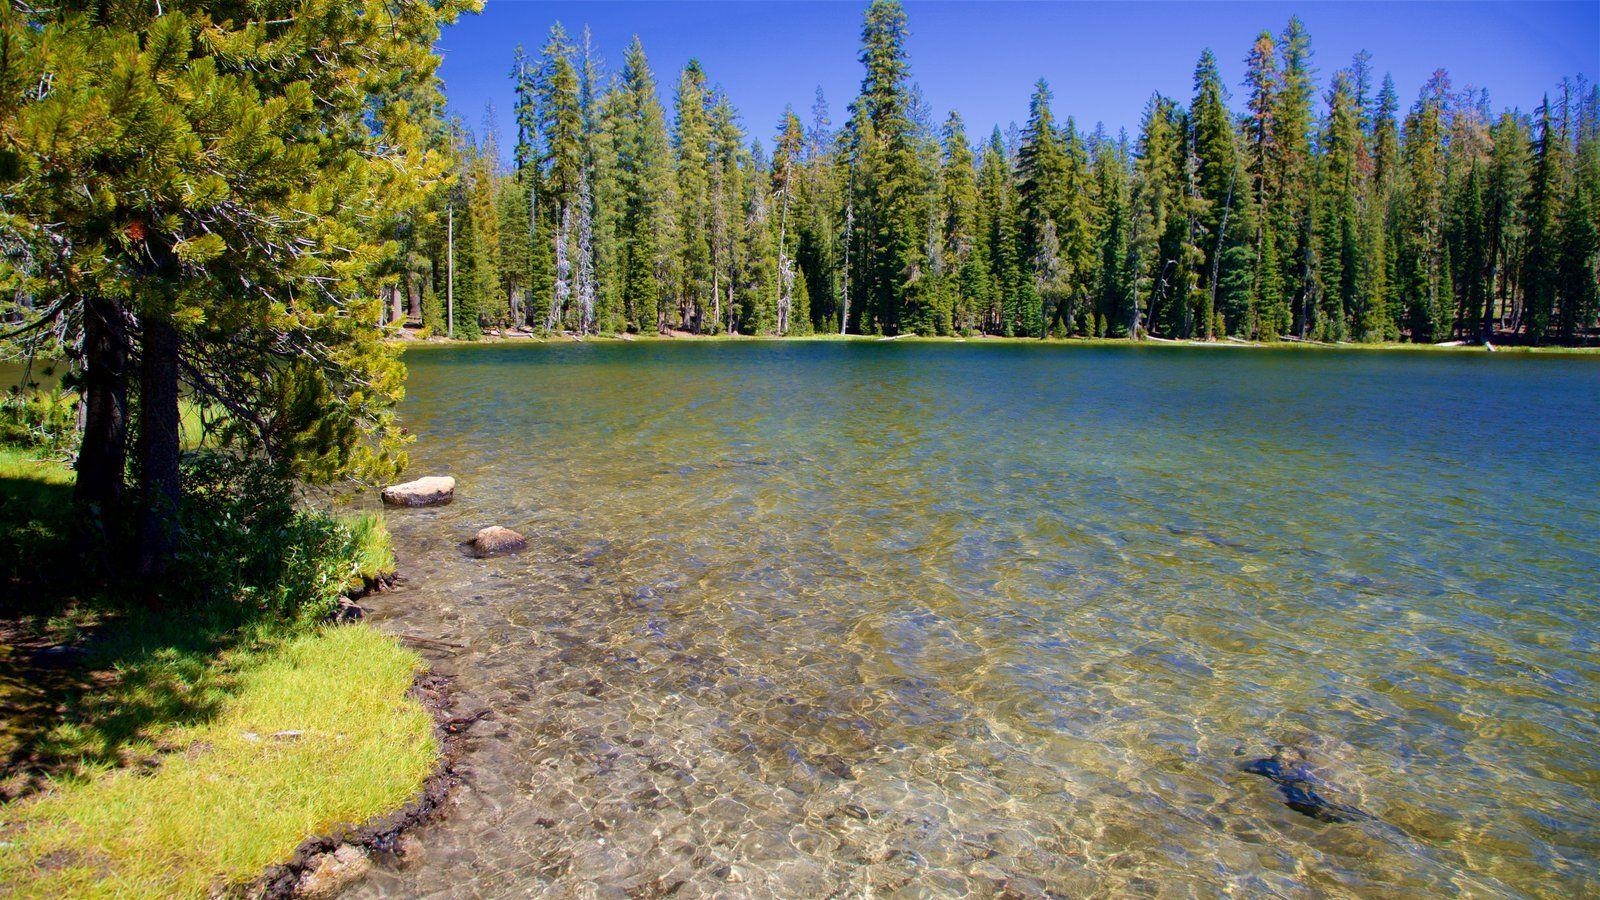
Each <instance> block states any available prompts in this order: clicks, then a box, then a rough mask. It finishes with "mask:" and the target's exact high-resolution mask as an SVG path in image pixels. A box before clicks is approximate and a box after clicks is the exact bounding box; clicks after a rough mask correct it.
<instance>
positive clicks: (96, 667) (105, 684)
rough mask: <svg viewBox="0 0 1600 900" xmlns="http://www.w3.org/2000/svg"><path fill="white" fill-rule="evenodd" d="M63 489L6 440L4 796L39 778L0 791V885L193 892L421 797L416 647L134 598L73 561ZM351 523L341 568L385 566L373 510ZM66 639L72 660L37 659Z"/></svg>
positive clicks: (0, 677)
mask: <svg viewBox="0 0 1600 900" xmlns="http://www.w3.org/2000/svg"><path fill="white" fill-rule="evenodd" d="M71 486H72V472H71V470H70V469H68V468H67V467H66V465H65V464H64V463H62V462H61V461H60V460H56V459H50V458H46V457H42V456H39V455H37V454H36V451H31V450H19V449H16V448H11V447H4V446H0V579H3V580H0V588H4V589H7V595H8V603H7V604H6V605H7V606H9V607H12V608H11V609H8V610H4V611H0V612H3V616H4V617H0V765H3V766H4V768H0V788H4V789H5V790H0V797H3V796H8V795H9V794H10V793H15V792H17V791H23V792H25V793H26V791H27V786H28V784H29V782H30V781H31V782H33V783H35V784H37V783H38V782H37V779H38V778H40V777H44V778H45V781H44V783H43V788H42V790H39V791H37V792H33V793H26V796H24V797H23V798H22V799H19V800H13V801H10V802H9V803H0V896H20V897H80V896H118V897H143V896H149V897H169V896H202V895H204V894H206V893H207V892H208V891H209V890H210V889H211V888H212V887H214V886H216V885H225V884H232V883H238V882H246V881H249V880H251V879H253V878H255V877H256V876H258V875H259V874H261V872H262V871H263V870H264V869H265V868H266V867H267V866H269V865H271V864H273V863H276V862H281V861H284V860H286V859H287V858H288V857H289V856H290V854H291V853H292V852H293V850H294V848H295V846H296V845H297V844H298V843H299V842H300V841H301V840H303V839H304V838H306V837H309V836H311V835H313V834H316V833H322V832H326V831H327V830H329V829H330V828H331V827H333V826H335V825H338V824H341V823H351V824H354V823H359V822H361V821H363V820H365V819H367V818H370V817H372V816H375V815H378V814H381V813H383V812H387V811H389V810H392V809H395V808H398V807H399V806H401V805H403V804H404V803H405V802H406V801H408V800H409V799H410V798H411V797H412V796H414V795H415V794H416V793H417V791H418V790H419V788H420V786H421V784H422V781H423V779H424V778H426V776H427V774H428V773H429V772H430V771H431V769H432V767H433V764H434V760H435V759H436V757H437V752H438V751H437V747H436V745H435V741H434V738H433V733H432V720H431V717H430V716H429V714H428V713H427V711H426V710H424V709H423V708H422V706H421V705H420V704H419V703H418V702H416V701H415V700H413V699H411V698H409V697H408V695H407V692H408V689H409V687H410V685H411V683H412V680H413V678H414V677H415V675H416V673H417V671H418V669H419V667H420V665H421V662H420V660H419V659H418V658H417V657H416V655H415V654H413V653H411V652H410V651H408V650H405V649H403V648H402V647H400V646H399V644H397V643H396V642H395V641H394V640H393V639H391V638H389V637H387V636H385V635H383V634H382V633H380V632H378V631H376V630H374V629H371V628H368V627H366V626H345V627H333V626H318V625H314V624H307V623H306V622H305V618H304V617H299V618H296V617H285V616H282V615H275V614H272V613H271V612H269V611H267V610H264V609H262V608H261V607H258V606H251V605H249V604H244V603H237V602H228V599H227V598H219V600H218V602H214V603H207V604H202V605H199V606H186V607H178V608H173V609H170V610H166V611H151V610H148V609H145V608H143V607H141V606H139V605H137V604H135V605H133V606H129V605H128V604H127V603H126V602H123V601H122V600H119V599H118V598H115V597H113V596H112V595H111V591H109V590H106V589H101V588H96V587H94V586H93V585H92V584H88V583H86V582H85V581H84V580H83V579H81V578H77V577H74V576H73V574H72V573H73V571H74V567H73V566H72V565H71V564H70V559H71V558H70V556H69V555H68V554H67V553H66V551H65V549H64V546H63V545H64V543H65V540H66V537H67V533H68V530H69V527H70V524H71V522H70V514H71V512H70V510H71V503H70V499H71ZM344 524H345V527H346V528H348V529H349V531H350V533H351V534H352V535H354V536H355V545H356V552H355V561H354V563H353V564H350V569H345V570H343V571H351V570H353V571H354V574H355V578H356V580H358V581H359V580H369V579H374V578H376V577H378V576H380V575H383V574H387V573H389V572H392V571H393V568H394V554H393V550H392V549H391V546H390V540H389V534H388V531H387V530H386V529H385V528H384V525H383V521H382V519H381V518H379V517H377V516H363V517H356V518H353V519H347V520H345V522H344ZM345 564H346V563H341V565H345ZM340 577H343V576H342V575H341V576H340ZM123 599H124V600H125V598H123ZM9 601H15V602H14V603H13V602H9ZM73 643H75V644H77V645H78V646H81V647H82V648H83V654H84V659H83V665H82V666H79V667H69V668H65V669H62V668H48V669H40V668H36V667H33V666H32V665H30V663H29V655H30V654H31V653H32V652H33V651H35V650H36V649H38V648H40V647H48V646H51V645H54V644H73ZM276 732H300V734H299V735H298V736H294V737H284V738H273V737H272V735H273V734H274V733H276ZM252 736H253V737H252Z"/></svg>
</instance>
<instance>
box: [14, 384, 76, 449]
mask: <svg viewBox="0 0 1600 900" xmlns="http://www.w3.org/2000/svg"><path fill="white" fill-rule="evenodd" d="M77 438H78V395H77V394H74V393H71V392H69V391H64V390H62V389H61V386H60V385H56V386H54V387H52V388H50V389H49V390H41V389H39V388H37V387H31V388H22V387H15V386H14V387H12V388H11V389H10V390H9V391H7V392H6V395H5V397H4V398H0V443H3V444H13V445H16V446H21V447H37V448H41V449H45V450H49V451H52V452H55V451H61V450H65V449H67V448H69V447H71V446H72V445H73V444H74V443H76V442H77Z"/></svg>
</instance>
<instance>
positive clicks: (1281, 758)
mask: <svg viewBox="0 0 1600 900" xmlns="http://www.w3.org/2000/svg"><path fill="white" fill-rule="evenodd" d="M1298 755H1299V758H1298V759H1293V758H1291V757H1290V756H1289V751H1288V749H1287V748H1285V747H1283V746H1281V745H1280V746H1278V747H1274V748H1273V752H1272V755H1271V756H1268V757H1264V758H1262V759H1258V760H1255V761H1254V762H1251V763H1248V764H1246V765H1245V767H1244V770H1245V771H1246V772H1249V773H1250V774H1252V775H1260V776H1261V777H1263V778H1266V779H1269V780H1270V781H1272V783H1274V784H1276V785H1277V786H1278V793H1279V794H1280V795H1282V797H1283V804H1284V805H1285V806H1287V807H1289V808H1290V809H1292V810H1294V811H1295V812H1297V813H1299V814H1301V815H1302V816H1306V817H1308V818H1312V819H1316V820H1317V821H1318V822H1328V823H1330V824H1342V823H1345V822H1356V821H1360V820H1362V819H1371V818H1372V816H1371V815H1370V814H1368V813H1366V812H1363V811H1362V810H1359V809H1356V808H1355V807H1353V806H1346V805H1344V804H1342V803H1335V802H1333V801H1331V800H1329V799H1327V798H1326V797H1323V796H1322V795H1321V794H1319V793H1318V792H1317V789H1316V784H1317V778H1316V776H1315V775H1313V774H1312V772H1311V769H1310V768H1309V767H1308V766H1307V765H1306V761H1305V754H1304V752H1303V751H1302V752H1300V753H1299V754H1298Z"/></svg>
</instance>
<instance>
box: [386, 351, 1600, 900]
mask: <svg viewBox="0 0 1600 900" xmlns="http://www.w3.org/2000/svg"><path fill="white" fill-rule="evenodd" d="M406 362H407V364H408V365H409V366H410V370H411V374H410V381H409V385H408V397H407V400H406V401H405V404H404V406H403V408H402V415H403V419H404V421H405V423H406V424H407V425H408V427H409V428H410V429H411V431H412V432H413V433H414V434H415V435H416V436H417V442H416V445H415V447H414V448H413V452H412V466H411V470H410V474H412V475H421V474H436V473H437V474H444V473H449V474H453V475H455V476H456V477H457V478H458V479H459V480H460V486H459V488H458V492H457V499H456V502H455V503H454V504H453V505H451V506H448V507H443V508H440V509H434V510H398V511H390V512H389V513H387V516H388V521H389V525H390V528H391V529H392V530H393V531H394V533H395V535H396V543H397V550H398V552H399V554H400V556H401V568H402V571H403V572H404V573H405V575H406V576H407V579H408V580H407V582H406V584H405V585H403V586H402V587H401V588H399V589H397V590H395V591H392V592H388V593H385V594H381V595H378V596H377V597H375V598H373V600H372V606H373V617H374V618H375V619H377V620H378V621H380V622H382V623H384V624H385V625H386V627H389V628H391V629H393V630H396V631H399V632H404V633H409V634H415V635H422V636H426V637H429V638H434V639H437V640H441V641H446V642H449V643H450V644H454V645H459V648H460V649H453V650H450V651H449V652H431V653H429V654H428V655H429V656H430V659H431V661H432V662H433V664H434V665H435V667H436V668H437V669H438V670H440V671H442V672H444V673H446V674H449V675H452V676H453V677H454V678H455V681H456V684H457V687H458V689H459V690H460V691H461V693H462V694H463V695H464V697H465V702H467V703H468V704H473V705H476V704H487V705H488V706H490V707H492V709H493V714H492V716H491V717H490V718H488V719H487V720H485V721H484V722H482V723H480V724H479V725H477V726H475V730H474V735H475V737H474V740H473V748H474V749H473V751H472V753H471V755H470V756H469V758H468V761H467V762H468V765H469V768H470V773H471V774H470V784H469V787H468V788H467V789H466V790H464V791H463V792H462V794H461V795H460V806H459V807H458V808H456V809H454V810H453V811H452V813H451V814H450V816H449V817H448V818H447V819H446V820H444V821H443V822H441V823H438V824H436V825H433V826H429V827H428V828H426V829H424V830H423V831H422V832H420V833H419V840H420V844H421V850H420V852H419V853H417V854H414V859H413V860H412V861H410V862H408V863H407V864H405V865H404V866H402V867H398V868H396V867H387V868H381V869H380V870H379V871H378V872H377V873H376V874H375V875H374V876H373V877H372V878H371V879H369V880H368V881H367V882H366V883H365V884H363V885H362V886H361V887H360V888H358V889H357V892H356V893H357V894H358V895H366V896H375V895H387V894H395V895H416V894H426V893H429V892H449V893H452V894H463V893H473V892H475V893H479V894H485V895H504V894H507V893H522V892H551V893H556V894H563V895H570V894H583V895H594V896H636V897H637V896H661V895H664V894H666V893H669V892H673V891H676V892H677V893H676V896H697V895H704V894H710V893H714V892H719V891H721V892H725V893H727V894H732V895H757V896H773V895H776V896H793V897H812V896H827V895H830V894H834V893H839V894H845V893H849V894H860V893H893V892H899V893H900V894H901V895H904V896H918V895H936V896H950V895H960V894H963V893H970V894H973V895H980V896H988V895H997V894H1003V893H1006V892H1010V893H1011V894H1012V895H1013V896H1042V895H1045V894H1047V893H1055V894H1063V895H1082V894H1097V893H1098V894H1117V895H1126V894H1136V895H1162V896H1176V895H1184V896H1189V895H1217V894H1221V893H1224V892H1229V891H1232V892H1235V893H1243V894H1247V895H1272V894H1279V895H1286V896H1312V895H1324V896H1325V895H1335V896H1340V895H1359V896H1397V895H1423V894H1428V895H1434V894H1443V895H1474V896H1527V895H1533V896H1548V897H1566V896H1575V895H1583V894H1590V895H1592V894H1595V893H1596V892H1597V891H1600V875H1597V874H1596V873H1597V870H1600V749H1597V747H1600V653H1597V641H1600V610H1597V600H1600V588H1597V586H1596V582H1597V573H1600V549H1597V536H1600V357H1561V356H1527V355H1512V354H1500V355H1496V356H1489V355H1487V354H1484V355H1478V354H1465V353H1458V354H1447V353H1399V352H1382V353H1376V352H1359V351H1352V352H1335V351H1306V350H1282V351H1275V350H1264V349H1227V348H1215V349H1208V348H1192V349H1191V348H1176V347H1131V346H1130V347H1062V346H1059V345H1038V346H1034V345H1029V344H1025V343H1007V344H999V343H992V344H983V343H979V342H973V343H965V344H962V343H909V342H787V343H784V342H729V343H715V342H692V343H691V342H684V343H671V342H639V343H632V344H630V343H583V344H578V343H568V344H559V345H557V344H551V345H537V346H509V345H496V346H484V347H463V348H449V349H439V348H420V349H418V350H414V351H410V352H408V353H407V355H406ZM490 524H501V525H506V526H509V527H511V528H514V529H517V530H518V531H521V532H523V533H524V534H526V535H528V537H529V538H530V542H531V547H530V549H529V550H528V551H527V552H525V553H523V554H520V555H517V556H512V557H504V558H500V559H494V560H474V559H469V558H467V557H466V556H465V555H464V554H463V553H462V552H461V550H460V548H459V546H458V545H459V542H461V541H464V540H467V539H469V538H471V536H472V535H473V533H474V532H475V531H476V529H478V528H479V527H482V526H485V525H490ZM1272 775H1277V776H1278V777H1277V778H1273V777H1269V776H1272Z"/></svg>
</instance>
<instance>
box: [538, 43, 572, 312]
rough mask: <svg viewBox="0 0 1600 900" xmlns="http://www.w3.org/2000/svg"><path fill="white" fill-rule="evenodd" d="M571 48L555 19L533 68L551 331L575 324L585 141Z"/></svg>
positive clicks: (540, 198)
mask: <svg viewBox="0 0 1600 900" xmlns="http://www.w3.org/2000/svg"><path fill="white" fill-rule="evenodd" d="M573 52H574V51H573V47H572V44H571V42H570V41H569V40H568V39H567V32H566V29H564V28H562V27H561V23H560V22H557V23H555V24H554V25H553V26H551V28H550V36H549V38H548V40H546V42H545V46H544V49H543V50H542V51H541V54H540V57H541V59H540V65H539V69H538V71H537V72H536V73H535V93H536V95H537V97H538V111H539V115H538V131H539V136H540V144H541V145H542V147H543V150H544V154H543V158H542V159H541V160H540V169H541V177H540V179H539V182H540V187H542V188H543V190H544V192H545V193H544V195H543V196H539V197H537V198H536V201H535V205H536V207H537V208H538V209H539V210H540V212H539V213H538V215H539V216H540V217H541V220H543V221H548V223H549V225H548V227H546V228H545V229H544V230H545V232H546V233H547V234H548V235H549V239H550V245H551V254H550V255H551V258H552V259H551V262H552V266H551V282H550V302H549V304H548V309H549V314H548V317H547V319H546V321H545V326H546V327H547V328H549V329H552V330H554V329H559V328H564V327H567V326H568V325H570V324H572V323H573V318H572V295H573V281H574V274H575V273H574V259H573V257H574V256H575V251H574V244H575V240H574V238H575V230H576V225H577V222H576V219H577V216H578V203H579V195H580V193H581V192H580V182H581V180H582V176H583V146H584V140H583V138H584V133H583V112H582V109H581V107H580V105H579V100H578V73H577V70H576V69H575V68H574V67H573V64H572V56H573ZM540 305H541V306H543V305H544V304H542V303H541V304H540ZM580 318H581V314H580ZM580 324H581V323H580Z"/></svg>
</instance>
